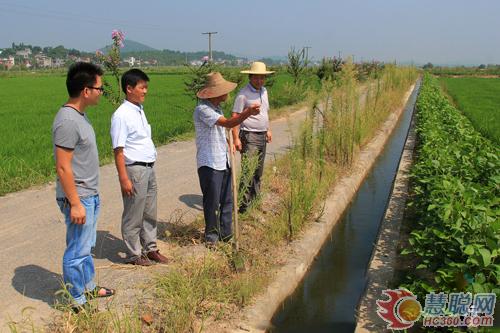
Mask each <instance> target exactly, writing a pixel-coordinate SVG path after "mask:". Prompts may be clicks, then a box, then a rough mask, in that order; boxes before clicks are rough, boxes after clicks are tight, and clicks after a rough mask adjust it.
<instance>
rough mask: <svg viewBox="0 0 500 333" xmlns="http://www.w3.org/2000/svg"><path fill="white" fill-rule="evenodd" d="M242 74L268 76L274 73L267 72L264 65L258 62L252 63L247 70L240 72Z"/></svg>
mask: <svg viewBox="0 0 500 333" xmlns="http://www.w3.org/2000/svg"><path fill="white" fill-rule="evenodd" d="M240 73H242V74H257V75H268V74H272V73H274V71H268V70H267V68H266V64H265V63H263V62H260V61H255V62H252V64H251V65H250V69H249V70H245V71H241V72H240Z"/></svg>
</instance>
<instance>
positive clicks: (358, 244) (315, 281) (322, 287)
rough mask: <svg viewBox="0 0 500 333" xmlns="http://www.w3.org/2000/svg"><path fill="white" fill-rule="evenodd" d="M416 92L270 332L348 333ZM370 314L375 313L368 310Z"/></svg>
mask: <svg viewBox="0 0 500 333" xmlns="http://www.w3.org/2000/svg"><path fill="white" fill-rule="evenodd" d="M419 87H420V81H419V82H417V85H416V86H415V89H414V90H413V92H412V94H411V96H410V98H409V100H408V102H407V104H406V106H405V110H404V113H403V114H402V115H401V118H400V120H399V122H398V124H397V126H396V127H395V129H394V131H393V133H392V135H391V136H390V138H389V140H388V141H387V144H386V145H385V147H384V150H383V151H382V153H381V154H380V156H379V157H378V159H377V161H376V162H375V165H374V167H373V169H372V170H371V172H370V174H369V175H368V176H367V177H366V178H365V180H364V181H363V184H362V185H361V187H360V189H359V191H358V192H357V194H356V195H355V197H354V199H353V201H352V202H351V204H350V206H349V207H348V209H347V210H346V212H345V213H344V216H343V217H342V219H341V221H339V222H338V223H337V225H336V226H335V227H334V229H333V230H332V233H331V235H330V237H329V239H328V241H327V242H325V244H324V245H323V247H322V249H321V251H320V253H319V254H318V256H317V258H316V260H315V261H314V263H313V264H312V266H311V267H310V268H309V271H308V272H307V275H306V276H305V277H304V279H303V281H302V282H301V284H300V285H299V287H298V288H297V289H296V290H295V291H294V293H293V294H292V295H290V296H289V297H288V298H287V299H286V300H285V301H284V302H283V304H282V306H281V307H280V309H279V310H278V312H277V313H275V315H274V317H273V319H272V325H273V329H272V330H271V332H273V333H276V332H287V333H289V332H315V333H316V332H317V333H320V332H353V331H354V329H355V327H356V318H355V313H356V308H357V306H358V302H359V299H360V297H361V296H362V295H363V292H364V289H365V286H366V282H367V279H366V271H367V266H368V264H369V261H370V258H371V254H372V250H373V246H374V243H375V242H376V238H377V234H378V231H379V226H380V222H381V220H382V218H383V216H384V213H385V210H386V206H387V203H388V200H389V197H390V194H391V189H392V184H393V181H394V178H395V175H396V172H397V168H398V165H399V161H400V157H401V154H402V151H403V147H404V144H405V141H406V137H407V134H408V129H409V126H410V122H411V119H412V115H413V109H414V105H415V102H416V98H417V93H418V90H419ZM373 311H375V309H373Z"/></svg>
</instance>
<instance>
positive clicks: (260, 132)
mask: <svg viewBox="0 0 500 333" xmlns="http://www.w3.org/2000/svg"><path fill="white" fill-rule="evenodd" d="M241 131H242V132H245V133H255V134H267V131H247V130H241Z"/></svg>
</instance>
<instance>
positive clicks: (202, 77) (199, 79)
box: [184, 56, 217, 101]
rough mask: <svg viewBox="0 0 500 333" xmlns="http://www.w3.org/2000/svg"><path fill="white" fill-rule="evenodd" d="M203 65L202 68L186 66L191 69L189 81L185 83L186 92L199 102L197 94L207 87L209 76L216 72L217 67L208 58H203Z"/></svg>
mask: <svg viewBox="0 0 500 333" xmlns="http://www.w3.org/2000/svg"><path fill="white" fill-rule="evenodd" d="M202 60H203V63H202V64H201V65H200V66H190V65H188V64H186V66H187V68H188V69H189V71H190V73H189V79H188V80H187V81H184V91H185V92H186V93H187V94H188V95H189V97H191V98H192V99H193V100H195V101H196V100H197V99H198V98H197V97H196V93H197V92H198V91H200V89H201V88H203V87H204V86H205V83H206V82H207V74H209V73H211V72H213V71H215V70H216V68H217V66H216V65H215V64H214V63H213V62H211V61H209V59H208V57H206V56H205V57H203V58H202Z"/></svg>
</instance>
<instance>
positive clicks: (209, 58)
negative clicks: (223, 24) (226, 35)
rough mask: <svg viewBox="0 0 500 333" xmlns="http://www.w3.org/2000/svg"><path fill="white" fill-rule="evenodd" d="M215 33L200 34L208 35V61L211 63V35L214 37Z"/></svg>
mask: <svg viewBox="0 0 500 333" xmlns="http://www.w3.org/2000/svg"><path fill="white" fill-rule="evenodd" d="M216 33H217V31H210V32H202V33H201V34H202V35H208V61H210V62H212V60H213V58H212V35H215V34H216Z"/></svg>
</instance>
